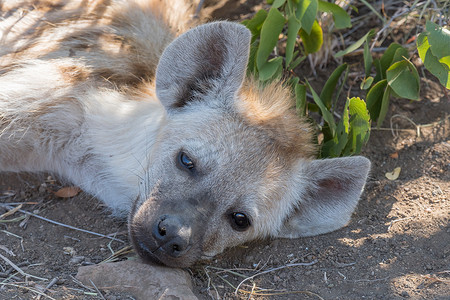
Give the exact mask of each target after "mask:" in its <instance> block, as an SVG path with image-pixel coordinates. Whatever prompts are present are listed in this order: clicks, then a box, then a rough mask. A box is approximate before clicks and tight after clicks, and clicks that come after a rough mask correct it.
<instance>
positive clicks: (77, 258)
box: [69, 256, 85, 265]
mask: <svg viewBox="0 0 450 300" xmlns="http://www.w3.org/2000/svg"><path fill="white" fill-rule="evenodd" d="M84 259H85V257H84V256H74V257H72V258H71V259H70V260H69V264H72V265H77V264H80V263H82V262H83V261H84Z"/></svg>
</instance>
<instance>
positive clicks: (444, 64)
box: [417, 33, 450, 89]
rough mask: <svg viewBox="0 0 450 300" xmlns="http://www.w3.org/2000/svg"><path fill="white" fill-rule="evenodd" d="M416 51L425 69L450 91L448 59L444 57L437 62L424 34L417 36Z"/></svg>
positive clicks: (449, 61) (449, 59)
mask: <svg viewBox="0 0 450 300" xmlns="http://www.w3.org/2000/svg"><path fill="white" fill-rule="evenodd" d="M417 50H418V52H419V56H420V59H421V60H422V61H423V64H424V66H425V68H427V70H428V71H430V72H431V74H433V75H434V76H436V77H437V78H438V80H439V82H440V83H441V84H442V85H443V86H445V87H446V88H447V89H450V57H449V56H445V57H443V58H441V60H438V58H437V57H436V56H435V55H433V52H432V51H431V49H430V44H429V41H428V36H427V35H426V33H421V34H419V36H418V38H417Z"/></svg>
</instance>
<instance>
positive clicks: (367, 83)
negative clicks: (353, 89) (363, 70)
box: [360, 76, 373, 90]
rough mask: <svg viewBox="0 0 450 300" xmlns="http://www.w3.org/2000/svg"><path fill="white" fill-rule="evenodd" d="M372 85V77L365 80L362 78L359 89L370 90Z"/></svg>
mask: <svg viewBox="0 0 450 300" xmlns="http://www.w3.org/2000/svg"><path fill="white" fill-rule="evenodd" d="M372 83H373V77H371V76H369V77H366V78H364V79H363V80H362V81H361V86H360V88H361V89H362V90H367V89H368V88H370V86H371V85H372Z"/></svg>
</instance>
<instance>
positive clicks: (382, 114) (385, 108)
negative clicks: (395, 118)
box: [377, 85, 392, 128]
mask: <svg viewBox="0 0 450 300" xmlns="http://www.w3.org/2000/svg"><path fill="white" fill-rule="evenodd" d="M391 92H392V89H391V88H390V87H389V85H387V86H386V89H385V91H384V94H383V98H382V99H381V108H380V114H379V116H378V121H377V128H380V127H381V124H383V121H384V118H386V114H387V111H388V108H389V98H390V96H391Z"/></svg>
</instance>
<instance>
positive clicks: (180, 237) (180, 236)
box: [152, 215, 191, 257]
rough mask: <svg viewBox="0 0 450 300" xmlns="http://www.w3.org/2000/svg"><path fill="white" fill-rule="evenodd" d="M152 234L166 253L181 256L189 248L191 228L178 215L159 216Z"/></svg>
mask: <svg viewBox="0 0 450 300" xmlns="http://www.w3.org/2000/svg"><path fill="white" fill-rule="evenodd" d="M152 235H153V237H154V239H155V241H156V243H157V246H158V248H159V249H161V250H163V252H165V254H166V255H169V256H171V257H180V256H182V255H184V254H185V253H186V252H187V251H188V250H189V241H190V237H191V228H190V227H189V226H187V225H186V224H184V223H183V221H182V219H181V218H180V217H178V216H168V215H163V216H161V217H159V218H158V219H157V220H156V222H155V223H154V224H153V228H152Z"/></svg>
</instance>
